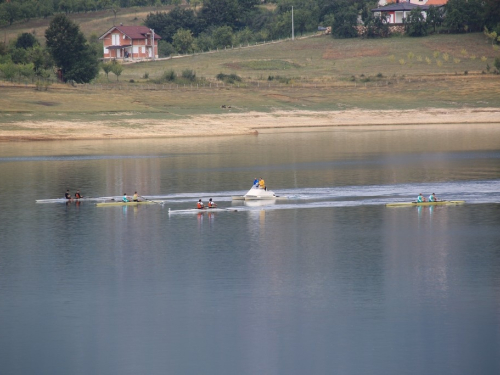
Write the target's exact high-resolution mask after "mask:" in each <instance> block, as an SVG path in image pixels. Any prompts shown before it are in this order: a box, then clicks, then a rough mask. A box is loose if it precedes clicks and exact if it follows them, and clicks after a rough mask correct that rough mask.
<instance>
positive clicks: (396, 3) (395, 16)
mask: <svg viewBox="0 0 500 375" xmlns="http://www.w3.org/2000/svg"><path fill="white" fill-rule="evenodd" d="M447 2H448V0H380V1H379V7H378V8H375V9H372V10H371V11H372V12H373V14H374V15H375V16H377V15H378V16H380V15H382V14H384V15H385V16H386V19H387V23H388V24H391V25H402V24H403V23H404V19H405V18H406V17H407V16H408V14H410V12H411V11H412V10H413V9H415V8H417V9H420V10H421V11H422V14H423V15H424V17H426V16H427V10H428V9H429V7H430V6H435V7H442V6H444V5H446V3H447Z"/></svg>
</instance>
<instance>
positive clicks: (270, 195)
mask: <svg viewBox="0 0 500 375" xmlns="http://www.w3.org/2000/svg"><path fill="white" fill-rule="evenodd" d="M231 198H232V199H233V200H265V199H267V200H273V199H274V200H276V199H288V197H280V196H278V195H276V193H275V192H274V191H271V190H266V189H261V188H259V187H256V186H252V188H251V189H250V190H248V192H247V193H246V194H245V195H233V196H232V197H231Z"/></svg>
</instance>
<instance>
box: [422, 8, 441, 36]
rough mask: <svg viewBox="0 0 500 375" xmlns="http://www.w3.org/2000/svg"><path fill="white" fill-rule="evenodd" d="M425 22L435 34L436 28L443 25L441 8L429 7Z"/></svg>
mask: <svg viewBox="0 0 500 375" xmlns="http://www.w3.org/2000/svg"><path fill="white" fill-rule="evenodd" d="M426 22H427V24H428V25H429V26H431V27H432V28H433V30H434V32H436V28H437V27H438V26H440V25H441V24H442V23H443V10H442V8H438V7H435V6H434V5H431V6H430V7H429V9H428V10H427V18H426Z"/></svg>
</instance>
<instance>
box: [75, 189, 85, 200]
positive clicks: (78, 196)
mask: <svg viewBox="0 0 500 375" xmlns="http://www.w3.org/2000/svg"><path fill="white" fill-rule="evenodd" d="M80 198H83V195H81V194H80V190H77V191H76V193H75V199H80Z"/></svg>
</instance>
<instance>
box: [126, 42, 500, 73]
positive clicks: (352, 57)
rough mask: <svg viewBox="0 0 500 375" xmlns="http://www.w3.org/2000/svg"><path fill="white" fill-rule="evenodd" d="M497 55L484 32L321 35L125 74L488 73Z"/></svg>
mask: <svg viewBox="0 0 500 375" xmlns="http://www.w3.org/2000/svg"><path fill="white" fill-rule="evenodd" d="M498 56H500V52H499V51H498V50H495V49H493V47H492V46H491V43H490V42H488V40H486V38H485V36H484V35H483V34H480V33H476V34H466V35H435V36H429V37H426V38H408V37H394V38H387V39H340V40H339V39H333V38H332V37H330V36H318V37H311V38H306V39H297V40H295V41H293V42H292V41H290V40H287V41H282V42H280V43H268V44H264V45H259V46H256V47H251V48H238V46H235V48H234V49H231V50H226V51H219V52H217V53H211V54H196V55H193V56H189V57H183V58H180V59H178V58H173V59H169V60H162V61H156V62H145V63H137V64H131V65H127V67H126V69H125V71H124V72H123V75H122V77H120V79H122V80H129V79H134V80H137V79H141V78H142V77H143V76H144V73H146V72H147V73H149V77H150V78H151V77H159V76H160V75H161V74H162V73H163V72H164V71H165V70H170V69H173V70H174V71H176V72H177V73H178V74H180V73H181V72H182V70H184V69H192V70H194V71H196V74H197V76H198V77H206V78H213V77H215V76H216V75H217V74H218V73H221V72H222V73H226V74H230V73H234V74H237V75H239V76H240V77H242V78H244V79H252V80H255V79H267V78H268V77H269V76H270V75H272V76H284V77H288V78H292V79H295V80H300V79H306V80H315V81H317V82H330V81H332V80H338V79H346V78H349V77H351V76H352V75H354V76H360V75H361V74H364V75H365V76H367V75H372V76H374V75H377V74H379V73H380V74H382V75H384V76H386V77H391V76H394V75H396V76H402V75H406V76H408V75H410V76H412V75H432V74H464V72H465V71H467V72H468V73H472V72H478V73H481V72H482V71H485V72H486V67H487V64H489V65H490V67H493V62H494V58H495V57H498ZM426 58H427V59H428V60H426ZM401 60H404V64H403V63H402V61H401ZM266 65H267V66H268V67H266Z"/></svg>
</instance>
